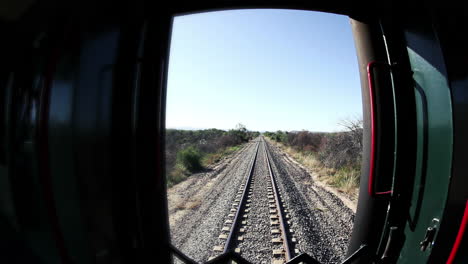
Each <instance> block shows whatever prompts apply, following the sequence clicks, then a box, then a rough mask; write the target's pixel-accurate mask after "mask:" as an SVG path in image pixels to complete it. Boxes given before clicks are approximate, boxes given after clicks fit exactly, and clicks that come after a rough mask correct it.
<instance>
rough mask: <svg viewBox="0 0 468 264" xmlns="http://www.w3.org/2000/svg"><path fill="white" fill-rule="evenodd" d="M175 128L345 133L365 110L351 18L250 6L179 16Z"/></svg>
mask: <svg viewBox="0 0 468 264" xmlns="http://www.w3.org/2000/svg"><path fill="white" fill-rule="evenodd" d="M167 89H168V90H167V115H166V127H168V128H195V129H204V128H220V129H231V128H234V127H235V125H236V124H237V123H242V124H244V125H245V126H246V127H247V129H249V130H256V131H276V130H287V131H292V130H303V129H305V130H310V131H338V130H341V127H339V126H338V125H337V122H339V121H340V120H341V119H343V118H347V117H352V116H361V115H362V105H361V92H360V81H359V72H358V66H357V57H356V51H355V48H354V42H353V37H352V33H351V26H350V23H349V18H348V17H346V16H341V15H335V14H327V13H320V12H311V11H297V10H273V9H256V10H253V9H250V10H231V11H219V12H208V13H200V14H194V15H186V16H178V17H176V18H174V26H173V31H172V41H171V53H170V60H169V76H168V87H167Z"/></svg>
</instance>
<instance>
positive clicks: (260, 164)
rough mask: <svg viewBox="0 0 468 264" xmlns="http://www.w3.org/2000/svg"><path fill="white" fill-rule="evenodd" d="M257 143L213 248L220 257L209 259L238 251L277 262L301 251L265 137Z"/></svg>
mask: <svg viewBox="0 0 468 264" xmlns="http://www.w3.org/2000/svg"><path fill="white" fill-rule="evenodd" d="M256 144H257V145H256V146H255V151H254V154H253V156H252V158H251V161H250V165H249V171H248V173H247V175H246V178H245V181H244V183H242V184H241V185H240V187H239V190H238V192H237V194H236V196H235V199H234V201H233V202H232V204H231V208H230V211H229V213H228V215H227V216H226V217H225V222H224V225H223V227H222V230H221V232H220V234H219V244H218V245H216V246H215V247H214V248H213V253H214V254H213V255H218V257H215V256H212V257H211V258H210V260H213V259H217V258H219V257H220V256H219V255H224V254H226V253H228V252H235V253H237V254H240V255H241V256H242V257H244V258H246V259H247V260H249V261H250V262H253V263H275V264H276V263H285V262H287V261H289V260H290V259H291V258H293V257H294V256H295V255H296V254H297V253H298V250H297V249H295V243H296V242H297V241H296V238H294V237H293V230H291V229H290V227H291V220H290V219H289V218H290V215H289V212H288V209H287V208H286V205H285V203H284V201H283V198H282V195H281V191H280V189H279V187H278V184H277V179H276V176H275V174H274V172H273V170H272V160H271V158H270V154H269V151H268V148H267V147H266V143H265V141H264V140H263V139H261V140H259V141H258V142H257V143H256ZM256 243H257V244H258V245H256ZM214 261H215V260H214Z"/></svg>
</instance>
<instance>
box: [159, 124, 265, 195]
mask: <svg viewBox="0 0 468 264" xmlns="http://www.w3.org/2000/svg"><path fill="white" fill-rule="evenodd" d="M259 135H260V133H259V132H252V131H248V130H247V129H246V127H245V126H243V125H241V124H239V125H237V126H236V128H235V129H231V130H228V131H225V130H220V129H215V128H213V129H205V130H178V129H167V130H166V153H165V154H166V179H167V182H168V185H169V186H172V185H173V184H176V183H178V182H181V181H183V180H184V179H186V177H187V176H188V175H190V174H191V173H195V172H199V171H202V170H203V168H204V167H205V166H207V165H209V164H212V163H215V162H217V161H219V160H220V159H221V158H222V157H223V156H225V155H227V154H229V153H232V152H233V151H235V150H237V149H238V148H237V146H239V145H240V144H242V143H244V142H247V141H249V140H250V139H252V138H255V137H258V136H259Z"/></svg>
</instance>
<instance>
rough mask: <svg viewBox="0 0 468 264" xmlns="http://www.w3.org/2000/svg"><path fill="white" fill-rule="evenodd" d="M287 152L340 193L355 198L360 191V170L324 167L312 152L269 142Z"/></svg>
mask: <svg viewBox="0 0 468 264" xmlns="http://www.w3.org/2000/svg"><path fill="white" fill-rule="evenodd" d="M269 142H270V143H273V144H275V145H276V146H277V147H279V148H280V149H281V150H283V151H284V152H286V153H287V154H288V155H289V156H290V157H292V158H293V159H294V160H296V161H297V162H299V163H300V164H302V165H303V166H305V167H306V168H308V169H310V170H311V171H314V172H315V173H316V174H317V178H318V179H319V180H320V181H322V182H324V183H325V184H327V185H329V186H331V187H333V188H335V189H336V190H338V191H339V192H342V193H346V194H347V195H350V196H355V195H356V194H357V193H358V189H359V176H360V173H361V171H360V168H342V169H339V170H336V169H333V168H328V167H326V166H324V165H323V164H322V163H321V162H320V161H319V160H317V158H316V157H315V155H314V153H312V152H306V153H304V152H300V151H297V150H295V149H294V148H292V147H290V146H285V145H283V144H281V143H278V142H273V141H271V140H270V141H269Z"/></svg>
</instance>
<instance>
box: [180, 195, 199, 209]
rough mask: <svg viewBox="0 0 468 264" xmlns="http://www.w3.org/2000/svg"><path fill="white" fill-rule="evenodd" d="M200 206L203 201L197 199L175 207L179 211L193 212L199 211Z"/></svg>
mask: <svg viewBox="0 0 468 264" xmlns="http://www.w3.org/2000/svg"><path fill="white" fill-rule="evenodd" d="M200 205H201V200H200V199H199V198H196V199H192V200H190V201H187V202H186V201H183V202H180V203H179V204H177V205H176V206H175V209H176V210H177V211H178V210H186V209H190V210H193V209H197V208H198V207H200Z"/></svg>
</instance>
